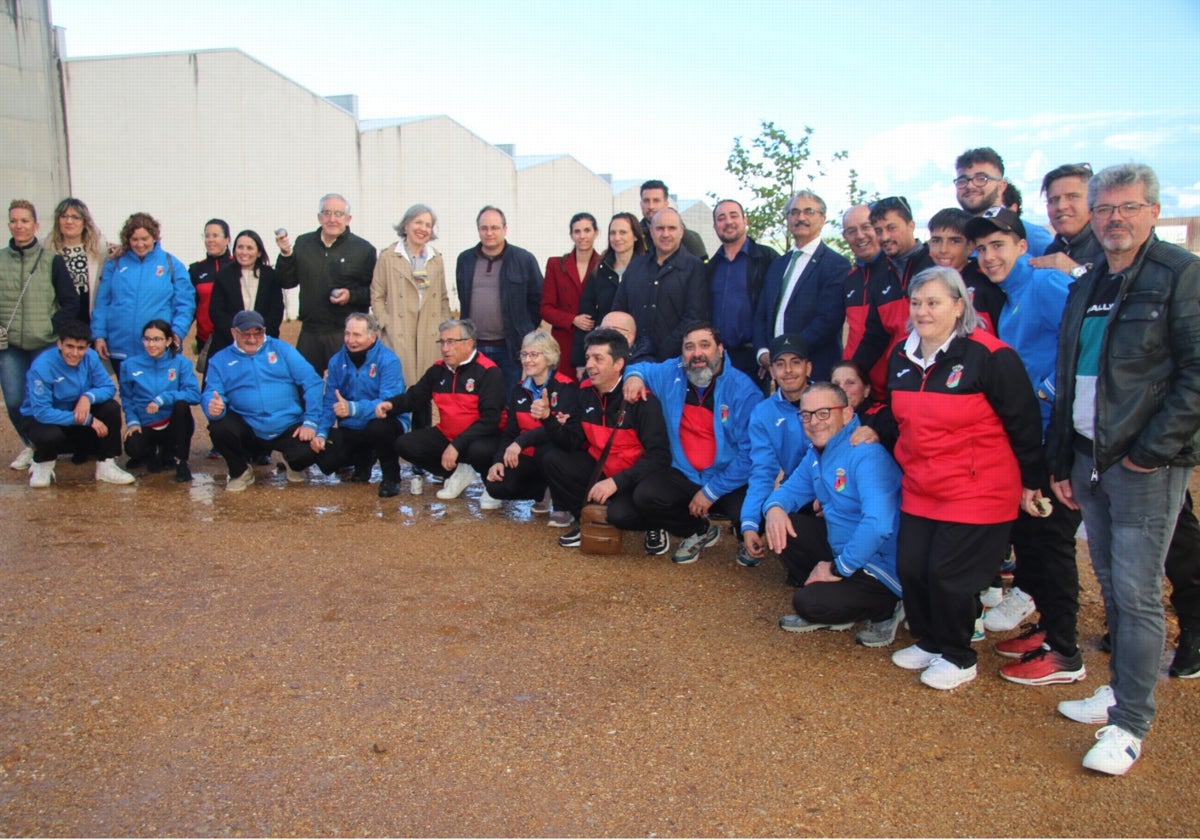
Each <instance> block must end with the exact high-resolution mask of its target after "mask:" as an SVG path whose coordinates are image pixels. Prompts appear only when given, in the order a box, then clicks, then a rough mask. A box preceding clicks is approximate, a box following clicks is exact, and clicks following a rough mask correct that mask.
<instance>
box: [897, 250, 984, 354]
mask: <svg viewBox="0 0 1200 840" xmlns="http://www.w3.org/2000/svg"><path fill="white" fill-rule="evenodd" d="M935 280H940V281H941V282H942V285H944V286H945V287H946V289H947V290H948V291H949V292H950V297H952V298H954V299H955V300H961V301H962V302H963V311H962V314H961V315H959V316H958V320H957V321H955V324H954V334H955V335H956V336H958V337H959V338H965V337H966V336H968V335H970V334H971V333H973V332H975V330H977V329H979V327H980V324H981V322H980V320H979V313H977V312H976V311H975V305H974V304H973V303H971V293H970V292H969V291H967V284H966V283H964V282H963V279H962V275H961V274H959V273H958V272H957V271H955V270H954V269H953V268H950V267H949V266H944V265H938V266H934V267H933V268H927V269H925V270H924V271H922V272H921V273H919V274H918V275H917V276H916V277H914V278H913V279H912V280H910V281H909V283H908V296H909V297H910V298H911V297H912V296H913V295H915V294H916V293H917V291H918V290H919V289H920V288H921V287H922V286H924V285H925V284H926V283H932V282H933V281H935ZM912 328H913V324H912V319H911V318H910V319H909V321H908V327H907V329H908V330H909V331H910V332H911V331H912Z"/></svg>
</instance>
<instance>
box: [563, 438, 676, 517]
mask: <svg viewBox="0 0 1200 840" xmlns="http://www.w3.org/2000/svg"><path fill="white" fill-rule="evenodd" d="M595 468H596V461H595V459H594V458H592V456H591V455H589V454H588V453H587V451H586V450H583V449H573V450H570V451H567V450H565V449H559V448H558V447H557V446H549V447H547V448H546V454H545V456H544V457H543V458H542V472H543V473H544V474H545V476H546V483H547V484H548V485H550V499H551V501H553V502H554V509H555V510H565V511H569V512H570V513H571V515H572V516H574V517H575V518H576V519H579V514H580V512H581V511H582V510H583V503H584V502H585V501H586V500H587V494H588V490H590V489H591V478H592V472H593V471H594V470H595ZM608 522H609V524H610V525H614V526H616V527H618V528H624V529H625V530H628V531H645V530H646V529H648V528H650V527H652V526H651V525H649V524H645V523H642V522H641V520H640V519H639V517H638V512H637V508H636V507H635V506H634V504H633V489H632V488H627V489H625V490H618V491H617V492H616V493H614V494H613V495H612V496H611V497H609V500H608Z"/></svg>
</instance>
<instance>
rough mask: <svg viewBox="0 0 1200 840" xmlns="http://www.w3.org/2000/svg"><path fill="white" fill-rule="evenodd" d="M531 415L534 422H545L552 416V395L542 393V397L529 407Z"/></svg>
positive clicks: (547, 392)
mask: <svg viewBox="0 0 1200 840" xmlns="http://www.w3.org/2000/svg"><path fill="white" fill-rule="evenodd" d="M529 414H530V416H531V417H533V419H534V420H545V419H546V418H547V417H549V416H550V394H549V391H548V390H547V391H542V395H541V396H540V397H538V398H537V399H536V400H534V401H533V402H532V403H531V404H530V406H529Z"/></svg>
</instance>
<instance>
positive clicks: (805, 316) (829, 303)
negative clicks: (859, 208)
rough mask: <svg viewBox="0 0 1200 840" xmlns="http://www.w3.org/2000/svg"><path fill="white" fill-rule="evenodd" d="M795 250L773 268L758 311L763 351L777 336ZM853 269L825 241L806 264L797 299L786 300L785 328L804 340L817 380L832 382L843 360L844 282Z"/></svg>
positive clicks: (759, 343) (757, 330)
mask: <svg viewBox="0 0 1200 840" xmlns="http://www.w3.org/2000/svg"><path fill="white" fill-rule="evenodd" d="M793 253H794V252H793V251H788V252H787V253H786V254H784V255H783V256H781V257H780V258H779V259H777V260H775V261H774V262H772V263H771V267H770V268H768V269H767V276H766V278H765V280H764V281H763V290H762V294H761V295H760V296H759V298H758V307H757V309H755V311H754V346H755V348H757V349H759V350H761V349H764V348H766V346H767V345H768V344H770V342H771V339H772V338H774V337H775V316H776V315H777V314H778V313H779V295H780V292H781V290H782V289H783V282H784V279H785V278H784V273H785V272H786V271H787V268H788V266H789V265H790V264H791V260H792V254H793ZM849 272H850V261H849V260H848V259H846V258H845V257H843V256H842V255H841V254H839V253H838V252H837V251H834V250H833V249H832V248H830V247H829V246H828V245H826V244H825V243H824V242H822V243H820V244H819V245H817V250H816V251H815V252H813V255H812V257H811V258H810V259H809V261H808V265H806V266H805V267H804V273H803V274H801V275H800V280H799V282H797V283H796V288H795V289H794V290H793V291H792V296H791V298H790V299H789V300H787V301H785V305H786V309H785V310H784V318H783V331H784V332H788V333H797V334H798V335H800V337H801V338H803V339H804V343H805V344H806V345H807V346H808V355H809V361H811V362H812V377H811V378H812V380H813V381H814V382H821V381H826V380H828V379H829V374H830V373H831V372H832V371H833V366H834V365H835V364H837V362H838V361H839V360H840V359H841V358H842V322H843V321H844V320H845V317H846V310H845V302H844V301H843V300H842V281H843V280H844V279H845V278H846V275H847V274H848V273H849Z"/></svg>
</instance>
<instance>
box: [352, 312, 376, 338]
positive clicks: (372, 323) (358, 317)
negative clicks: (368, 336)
mask: <svg viewBox="0 0 1200 840" xmlns="http://www.w3.org/2000/svg"><path fill="white" fill-rule="evenodd" d="M351 321H362V322H363V323H364V324H366V325H367V329H368V330H369V331H370V332H372V333H373V334H375V335H379V321H377V320H376V319H375V316H374V315H372V314H371V313H370V312H351V313H350V314H349V315H347V316H346V326H347V327H348V326H350V322H351Z"/></svg>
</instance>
